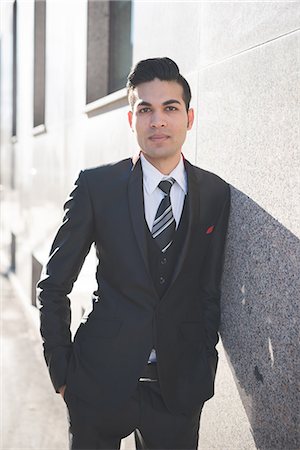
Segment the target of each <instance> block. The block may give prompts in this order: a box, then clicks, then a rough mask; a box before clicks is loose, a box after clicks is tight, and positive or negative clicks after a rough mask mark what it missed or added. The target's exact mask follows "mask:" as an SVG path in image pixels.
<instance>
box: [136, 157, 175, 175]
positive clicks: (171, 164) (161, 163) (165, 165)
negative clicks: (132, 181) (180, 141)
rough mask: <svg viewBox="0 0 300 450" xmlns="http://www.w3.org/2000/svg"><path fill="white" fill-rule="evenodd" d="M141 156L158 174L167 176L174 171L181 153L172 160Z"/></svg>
mask: <svg viewBox="0 0 300 450" xmlns="http://www.w3.org/2000/svg"><path fill="white" fill-rule="evenodd" d="M143 155H144V157H145V159H146V160H147V161H148V162H149V163H150V164H152V166H154V167H155V168H156V169H157V170H159V171H160V173H162V174H164V175H169V174H170V173H171V172H172V171H173V170H174V169H175V167H177V166H178V164H179V161H180V158H181V153H180V154H179V155H175V156H174V157H173V158H172V159H170V158H168V159H165V160H161V159H156V158H151V157H149V156H148V155H145V153H143Z"/></svg>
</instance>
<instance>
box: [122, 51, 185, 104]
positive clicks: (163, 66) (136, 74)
mask: <svg viewBox="0 0 300 450" xmlns="http://www.w3.org/2000/svg"><path fill="white" fill-rule="evenodd" d="M154 78H158V79H159V80H161V81H176V83H178V84H180V86H181V87H182V89H183V100H184V103H185V106H186V110H187V111H188V109H189V107H190V101H191V96H192V94H191V88H190V86H189V84H188V82H187V81H186V79H185V78H184V77H183V76H182V75H181V74H180V73H179V68H178V66H177V64H176V63H175V62H174V61H173V60H172V59H170V58H166V57H165V58H149V59H144V60H142V61H139V62H138V63H137V64H136V65H135V66H133V67H132V69H131V71H130V73H129V75H128V77H127V85H126V87H127V94H128V101H129V104H130V106H131V108H133V106H134V103H135V95H134V92H133V91H134V89H135V88H136V87H137V86H138V85H139V84H142V83H145V82H147V81H152V80H154Z"/></svg>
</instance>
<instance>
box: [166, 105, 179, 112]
mask: <svg viewBox="0 0 300 450" xmlns="http://www.w3.org/2000/svg"><path fill="white" fill-rule="evenodd" d="M177 110H178V108H176V106H167V107H166V111H177Z"/></svg>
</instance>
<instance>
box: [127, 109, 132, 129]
mask: <svg viewBox="0 0 300 450" xmlns="http://www.w3.org/2000/svg"><path fill="white" fill-rule="evenodd" d="M127 117H128V123H129V126H130V128H131V129H132V111H128V113H127Z"/></svg>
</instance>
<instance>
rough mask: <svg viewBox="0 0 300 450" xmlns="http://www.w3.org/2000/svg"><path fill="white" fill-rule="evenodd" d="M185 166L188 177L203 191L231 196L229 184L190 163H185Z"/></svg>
mask: <svg viewBox="0 0 300 450" xmlns="http://www.w3.org/2000/svg"><path fill="white" fill-rule="evenodd" d="M185 166H186V170H187V173H188V175H191V176H192V177H193V178H194V179H195V181H196V182H197V184H198V185H199V187H200V188H201V189H205V190H207V191H211V192H212V193H214V194H216V195H224V196H225V197H226V196H227V195H229V193H230V186H229V184H228V183H227V181H225V180H223V179H222V178H221V177H219V176H218V175H216V174H215V173H213V172H209V171H208V170H204V169H202V168H200V167H198V166H194V165H193V164H191V163H190V162H189V161H185Z"/></svg>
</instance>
